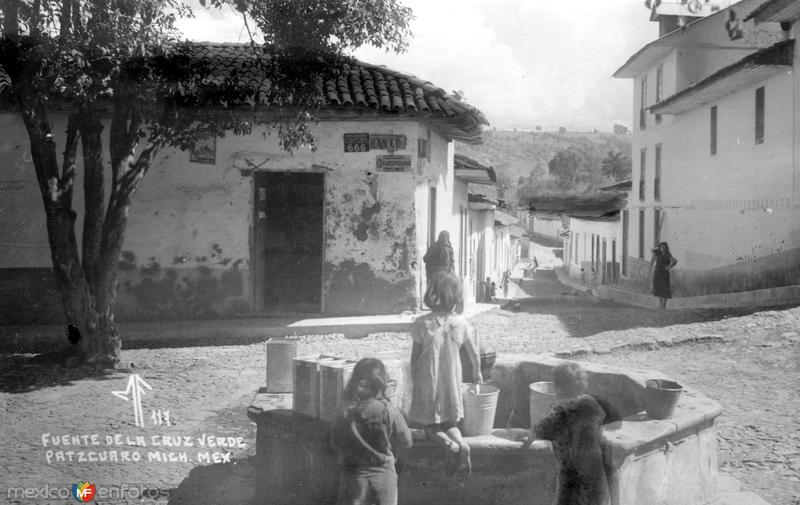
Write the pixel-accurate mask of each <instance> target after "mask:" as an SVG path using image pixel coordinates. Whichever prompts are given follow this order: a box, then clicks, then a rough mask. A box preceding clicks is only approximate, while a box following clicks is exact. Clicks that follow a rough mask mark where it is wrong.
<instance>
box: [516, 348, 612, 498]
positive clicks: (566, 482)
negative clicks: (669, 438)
mask: <svg viewBox="0 0 800 505" xmlns="http://www.w3.org/2000/svg"><path fill="white" fill-rule="evenodd" d="M553 386H554V387H555V393H556V399H557V403H556V405H555V406H554V407H553V409H552V410H551V411H550V413H549V414H548V415H547V417H545V418H544V419H542V420H541V421H539V423H537V424H536V426H534V427H533V434H532V436H531V437H530V438H529V439H528V440H527V441H526V442H525V444H523V447H527V446H529V445H530V444H531V443H532V442H533V440H534V439H542V440H552V441H553V450H554V451H555V454H556V461H557V467H558V497H557V499H556V502H555V503H556V505H607V504H608V503H609V501H610V500H609V493H608V481H607V480H606V472H605V468H604V466H603V453H602V449H601V444H602V427H603V419H604V418H605V412H604V410H603V408H602V407H601V406H600V404H599V403H598V402H597V400H596V399H595V398H594V397H593V396H591V395H588V394H585V391H586V387H587V374H586V371H585V370H584V369H583V368H582V367H581V366H580V365H579V364H577V363H572V362H568V363H561V364H560V365H558V366H556V367H555V368H554V369H553Z"/></svg>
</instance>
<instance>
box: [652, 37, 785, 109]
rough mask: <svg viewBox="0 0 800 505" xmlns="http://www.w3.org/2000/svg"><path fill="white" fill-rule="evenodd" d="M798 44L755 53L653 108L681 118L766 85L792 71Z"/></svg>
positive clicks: (780, 44) (774, 47) (783, 43)
mask: <svg viewBox="0 0 800 505" xmlns="http://www.w3.org/2000/svg"><path fill="white" fill-rule="evenodd" d="M793 57H794V40H793V39H789V40H784V41H782V42H779V43H777V44H775V45H773V46H771V47H768V48H767V49H763V50H761V51H758V52H756V53H753V54H751V55H749V56H747V57H745V58H742V59H741V60H739V61H737V62H736V63H733V64H732V65H729V66H727V67H725V68H723V69H721V70H719V71H717V72H715V73H713V74H711V75H710V76H708V77H706V78H705V79H703V80H701V81H699V82H697V83H695V84H693V85H691V86H689V87H687V88H684V89H683V90H681V91H679V92H678V93H675V94H674V95H672V96H669V97H667V98H665V99H664V100H662V101H660V102H658V103H656V104H654V105H651V106H650V107H648V110H649V111H650V112H652V113H654V114H681V113H683V112H687V111H690V110H693V109H695V108H697V107H699V106H701V105H704V104H706V103H710V102H713V101H715V100H717V99H719V98H722V97H724V96H727V95H729V94H731V93H733V92H735V91H737V90H739V89H744V88H746V87H748V86H751V85H753V84H756V83H758V82H762V81H764V80H766V79H768V78H769V77H772V76H773V75H775V74H778V73H781V72H784V71H786V70H787V69H791V67H792V60H793Z"/></svg>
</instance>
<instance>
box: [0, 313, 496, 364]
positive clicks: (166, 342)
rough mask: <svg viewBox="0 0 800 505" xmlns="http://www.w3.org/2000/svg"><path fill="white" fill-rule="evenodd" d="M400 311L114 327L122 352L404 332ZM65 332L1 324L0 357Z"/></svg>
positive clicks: (405, 320)
mask: <svg viewBox="0 0 800 505" xmlns="http://www.w3.org/2000/svg"><path fill="white" fill-rule="evenodd" d="M500 303H501V302H500V301H498V302H497V303H470V304H467V305H466V306H465V307H464V314H465V315H466V316H467V317H473V316H475V315H477V314H480V313H482V312H486V311H488V310H492V309H495V308H497V306H498V305H499V304H500ZM422 313H423V312H419V313H414V312H404V313H401V314H388V315H376V316H352V317H327V318H290V317H269V318H240V319H212V320H192V321H149V322H123V323H118V329H119V332H120V336H121V338H122V345H123V348H125V349H153V348H159V347H195V346H207V345H246V344H253V343H257V342H263V341H265V340H267V339H268V338H270V337H283V336H289V335H317V334H319V335H330V334H342V335H344V336H345V337H347V338H361V337H365V336H367V335H369V334H371V333H385V332H407V331H409V330H410V328H411V323H412V322H413V320H414V319H415V318H416V317H418V316H419V315H420V314H422ZM63 331H64V328H63V327H61V326H57V325H48V326H45V325H32V326H5V327H3V326H0V353H39V352H45V351H50V350H53V349H54V348H57V347H60V346H63V345H64V344H65V342H66V341H65V339H64V336H63Z"/></svg>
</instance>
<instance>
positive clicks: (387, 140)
mask: <svg viewBox="0 0 800 505" xmlns="http://www.w3.org/2000/svg"><path fill="white" fill-rule="evenodd" d="M369 148H370V149H374V150H376V151H381V150H383V151H389V152H393V151H396V150H398V149H405V148H406V136H405V135H384V134H381V133H373V134H372V135H370V136H369Z"/></svg>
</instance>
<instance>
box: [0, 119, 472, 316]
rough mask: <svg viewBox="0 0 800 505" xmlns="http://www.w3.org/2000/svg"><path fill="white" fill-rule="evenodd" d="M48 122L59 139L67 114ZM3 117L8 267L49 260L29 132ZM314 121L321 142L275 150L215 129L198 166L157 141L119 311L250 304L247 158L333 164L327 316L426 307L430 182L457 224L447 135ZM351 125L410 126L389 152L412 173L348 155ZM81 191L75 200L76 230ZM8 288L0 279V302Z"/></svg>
mask: <svg viewBox="0 0 800 505" xmlns="http://www.w3.org/2000/svg"><path fill="white" fill-rule="evenodd" d="M54 123H55V124H54V132H55V133H56V140H57V142H58V144H59V146H61V145H63V140H62V139H63V132H64V130H65V128H64V125H65V121H64V118H63V117H56V118H54ZM0 127H2V128H3V131H4V132H7V134H6V135H4V136H3V138H2V139H0V154H2V158H0V159H2V160H3V161H2V163H3V165H2V177H0V180H2V184H3V186H0V188H4V189H2V190H0V209H2V210H0V212H2V219H0V243H2V247H0V269H10V268H23V269H36V268H38V269H48V268H49V267H50V252H49V247H48V245H47V236H46V230H45V221H44V213H43V211H42V206H41V197H40V196H39V191H38V187H37V185H36V181H35V174H34V171H33V166H32V164H31V163H30V161H29V154H27V153H28V151H29V141H28V139H27V135H26V133H25V130H24V127H23V126H22V124H21V121H20V119H19V118H18V116H16V115H11V114H0ZM313 131H314V134H315V137H316V141H317V150H316V151H315V152H311V151H310V150H302V151H300V152H297V153H295V154H294V155H289V154H287V153H284V152H282V151H281V150H280V148H279V146H278V145H277V139H276V135H275V134H272V135H269V136H262V132H261V131H256V132H254V133H253V134H252V135H250V136H243V137H237V136H233V135H228V136H226V137H224V138H219V139H217V145H216V163H215V164H213V165H211V164H199V163H190V162H189V153H188V152H181V151H177V150H172V149H169V150H164V151H162V153H161V154H160V155H159V156H158V157H157V159H156V160H155V161H154V163H153V166H152V168H151V170H150V173H148V175H147V176H146V177H145V178H144V179H143V181H142V183H141V186H140V188H139V190H138V191H137V193H136V195H135V197H134V203H133V205H132V207H131V214H130V220H129V223H128V227H127V232H126V239H125V244H124V246H123V251H124V252H123V257H122V258H121V259H120V260H121V269H120V288H119V297H118V300H117V312H118V314H119V316H120V319H142V318H148V319H149V318H186V317H220V316H230V315H235V314H238V313H243V312H250V311H251V310H252V308H253V307H252V304H253V292H254V289H255V287H254V285H253V279H252V274H251V265H250V262H251V231H252V230H251V227H252V226H253V224H252V222H253V216H252V214H253V210H252V209H253V192H254V189H253V181H252V176H251V175H252V171H253V169H259V170H270V171H286V170H291V171H313V172H321V173H323V174H325V204H324V205H325V220H324V223H325V234H324V237H321V238H320V240H324V241H325V242H324V263H323V289H324V294H323V309H324V312H325V313H326V314H332V315H338V314H376V313H391V312H397V311H401V310H406V309H413V308H415V307H416V306H418V300H419V298H420V285H421V283H420V282H418V281H419V276H420V273H421V272H423V273H422V275H423V276H424V269H422V268H421V265H420V263H421V255H422V254H424V252H425V251H424V248H425V240H424V237H425V236H426V233H427V230H426V229H425V226H426V220H427V205H424V206H420V203H424V202H427V192H426V193H425V197H424V198H423V197H422V196H421V194H420V193H421V188H426V187H427V184H429V183H430V182H431V181H432V182H433V183H435V184H436V185H437V188H439V200H438V202H439V204H438V205H437V206H438V207H441V211H440V212H439V213H438V214H439V216H438V219H439V221H438V222H439V223H442V224H444V223H447V226H451V224H450V220H451V218H450V217H449V216H448V214H449V212H450V210H451V209H452V205H453V203H452V191H453V181H452V173H453V170H452V143H451V142H448V141H447V140H446V139H444V138H442V137H440V136H438V135H437V134H436V133H434V132H431V133H430V134H429V133H428V130H427V128H425V127H423V126H421V125H420V124H419V123H417V122H416V121H411V120H382V121H363V120H351V121H339V122H322V123H319V124H316V125H313ZM343 133H372V134H375V133H381V134H399V135H405V136H406V140H407V145H406V149H404V150H398V151H396V152H394V153H391V154H397V155H407V156H410V158H411V166H412V168H411V171H409V172H406V173H388V172H378V171H377V170H376V157H377V156H378V155H385V154H390V153H389V152H387V151H384V150H381V151H374V150H373V151H370V152H366V153H345V152H344V144H343V137H342V134H343ZM428 135H430V139H431V142H430V145H431V160H430V161H427V159H425V160H418V158H417V139H418V137H420V136H421V137H422V138H426V139H427V138H428ZM107 159H108V157H107V156H106V160H107ZM15 181H21V182H15ZM77 185H78V186H81V185H82V181H80V180H79V181H77ZM9 188H13V189H9ZM81 193H82V191H78V192H76V198H75V208H76V210H78V211H79V222H78V226H77V228H76V230H78V233H80V230H81V222H80V214H81V212H80V210H81V209H82V206H83V202H82V195H81ZM421 207H422V208H421ZM445 209H446V211H447V213H445V212H444V211H445ZM420 215H422V216H424V217H423V219H421V220H420V219H419V217H420ZM455 222H456V224H457V223H458V222H457V218H456V221H455ZM418 224H421V225H422V226H418ZM79 236H80V235H79ZM420 237H423V240H422V242H420ZM30 271H31V272H33V270H30ZM39 272H40V273H41V270H39ZM17 284H18V283H17ZM49 288H50V289H51V290H52V286H49ZM10 289H12V287H11V286H10V285H9V284H8V283H3V282H0V303H1V302H2V300H3V298H2V296H3V295H2V293H3V292H5V291H8V290H10ZM43 289H44V288H43ZM50 316H51V319H53V320H58V319H60V318H61V315H60V314H50Z"/></svg>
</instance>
